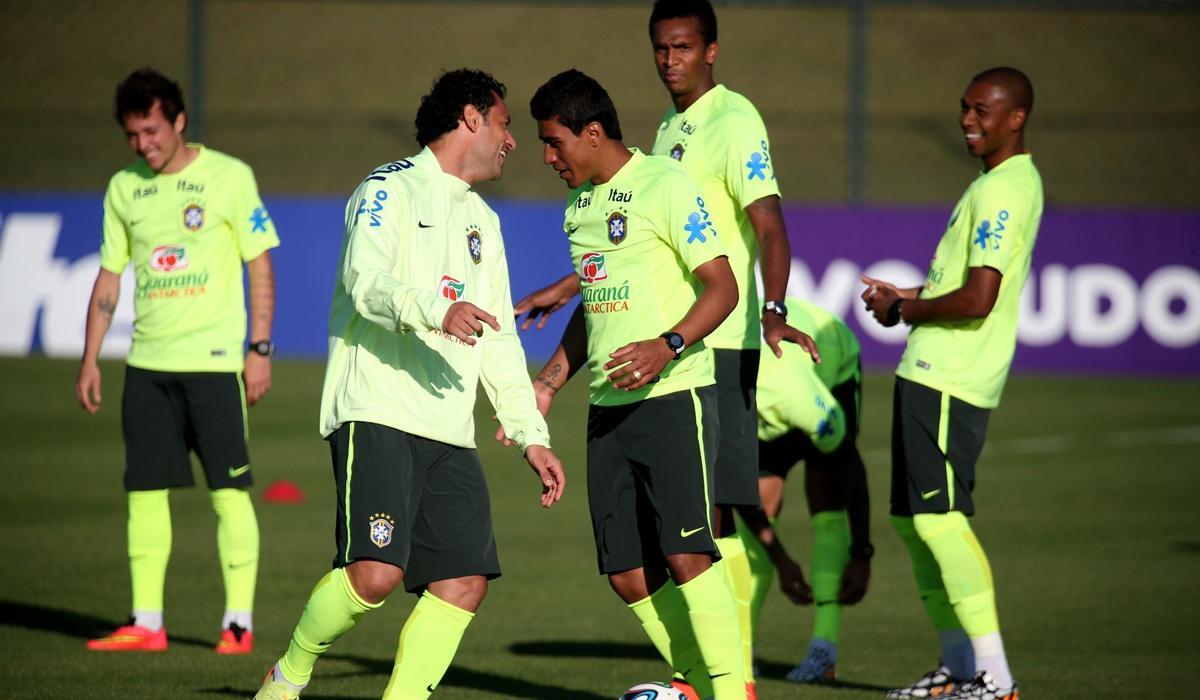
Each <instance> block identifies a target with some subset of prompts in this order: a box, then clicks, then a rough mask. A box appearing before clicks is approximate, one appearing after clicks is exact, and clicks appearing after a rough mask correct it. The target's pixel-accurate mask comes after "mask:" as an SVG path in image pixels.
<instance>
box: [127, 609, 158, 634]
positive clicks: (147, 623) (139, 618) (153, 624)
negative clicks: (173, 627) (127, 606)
mask: <svg viewBox="0 0 1200 700" xmlns="http://www.w3.org/2000/svg"><path fill="white" fill-rule="evenodd" d="M133 624H134V625H136V626H138V627H145V628H146V629H148V630H150V631H151V632H157V631H159V630H160V629H162V626H163V613H162V610H134V611H133Z"/></svg>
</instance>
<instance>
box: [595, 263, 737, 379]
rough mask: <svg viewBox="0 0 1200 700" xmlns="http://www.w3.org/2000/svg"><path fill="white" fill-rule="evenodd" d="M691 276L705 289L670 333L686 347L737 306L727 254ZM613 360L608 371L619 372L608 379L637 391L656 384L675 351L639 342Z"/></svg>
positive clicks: (658, 341)
mask: <svg viewBox="0 0 1200 700" xmlns="http://www.w3.org/2000/svg"><path fill="white" fill-rule="evenodd" d="M692 274H694V275H695V276H696V279H698V280H700V284H701V285H703V287H704V289H703V291H701V292H700V296H699V297H698V298H697V299H696V302H695V303H694V304H692V307H691V308H690V309H688V312H687V314H685V315H684V317H683V319H682V320H680V321H679V323H677V324H675V325H674V326H673V327H672V328H669V329H667V330H670V331H672V332H675V333H678V334H679V335H680V336H682V337H683V342H684V345H685V347H687V346H690V345H693V344H695V343H698V342H700V341H701V340H704V338H705V337H707V336H708V334H709V333H712V332H713V331H714V330H716V328H717V326H719V325H721V322H722V321H724V320H725V317H727V316H729V314H730V312H732V311H733V308H734V307H735V306H737V301H738V288H737V280H736V279H734V277H733V270H732V269H731V268H730V267H729V258H727V257H725V256H724V255H722V256H720V257H717V258H713V259H712V260H709V261H708V262H706V263H704V264H703V265H701V266H700V267H697V268H696V269H695V270H694V271H693V272H692ZM609 357H611V358H612V359H611V360H609V361H608V363H607V364H605V365H604V369H605V370H616V371H614V372H612V373H611V374H609V375H608V380H609V381H610V382H612V384H613V386H614V387H616V388H617V389H624V390H626V391H636V390H638V389H641V388H642V387H644V386H646V385H647V384H649V383H650V382H653V381H655V378H656V377H657V376H658V373H659V372H661V371H663V368H664V367H666V366H667V363H668V362H670V361H671V360H673V359H675V357H676V355H675V351H674V350H672V349H671V347H670V346H669V345H667V343H666V341H665V340H664V339H662V338H651V339H649V340H640V341H637V342H633V343H629V344H628V345H625V346H622V347H620V348H618V349H617V350H615V351H613V352H611V353H609Z"/></svg>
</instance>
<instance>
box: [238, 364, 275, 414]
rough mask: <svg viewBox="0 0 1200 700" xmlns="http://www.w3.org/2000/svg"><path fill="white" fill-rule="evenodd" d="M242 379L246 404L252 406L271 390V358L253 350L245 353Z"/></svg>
mask: <svg viewBox="0 0 1200 700" xmlns="http://www.w3.org/2000/svg"><path fill="white" fill-rule="evenodd" d="M242 379H243V380H244V381H245V382H246V405H248V406H253V405H254V404H256V403H258V402H259V400H260V399H262V397H264V396H266V395H267V392H268V391H270V390H271V358H269V357H267V356H266V355H259V354H258V353H256V352H254V351H251V352H248V353H246V368H245V369H244V370H243V371H242Z"/></svg>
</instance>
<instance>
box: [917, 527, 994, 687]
mask: <svg viewBox="0 0 1200 700" xmlns="http://www.w3.org/2000/svg"><path fill="white" fill-rule="evenodd" d="M913 526H914V527H915V528H916V530H917V534H919V535H920V537H921V540H922V541H923V542H925V544H926V545H928V546H929V550H930V551H931V552H933V556H934V558H935V559H937V563H938V566H939V567H940V568H941V571H942V581H943V582H944V584H945V587H946V593H947V595H948V596H949V598H950V604H951V605H953V606H954V612H955V614H956V615H957V616H958V620H959V622H960V623H961V624H962V628H963V629H964V630H966V633H967V636H968V637H970V638H971V646H972V648H973V650H974V653H975V667H976V670H977V671H987V672H988V673H990V674H991V676H992V679H993V680H994V681H995V682H996V685H997V686H999V687H1001V688H1008V687H1011V686H1012V674H1011V672H1010V671H1009V668H1008V659H1007V658H1006V657H1005V655H1004V644H1003V642H1002V641H1001V639H1000V620H999V617H998V615H997V613H996V589H995V587H994V585H993V583H992V569H991V566H990V565H989V564H988V560H987V555H986V554H984V553H983V547H981V546H980V544H979V540H978V539H977V538H976V537H975V533H974V532H973V531H972V530H971V525H970V524H969V523H968V522H967V518H966V516H965V515H963V514H962V513H957V512H950V513H937V514H921V515H916V516H914V517H913Z"/></svg>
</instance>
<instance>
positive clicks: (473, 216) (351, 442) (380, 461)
mask: <svg viewBox="0 0 1200 700" xmlns="http://www.w3.org/2000/svg"><path fill="white" fill-rule="evenodd" d="M504 95H505V88H504V85H502V84H501V83H499V82H498V81H496V80H495V79H494V78H493V77H492V76H490V75H488V74H487V73H484V72H482V71H477V70H468V69H460V70H455V71H451V72H449V73H445V74H443V75H442V76H441V77H439V78H438V79H437V81H436V82H435V83H434V85H433V89H432V91H431V92H430V93H429V94H428V95H426V96H425V97H423V98H422V99H421V106H420V108H419V109H418V110H417V118H416V127H417V143H418V144H419V145H420V146H422V150H421V152H420V153H418V154H417V155H415V156H412V157H410V158H404V159H401V160H397V161H394V162H392V163H386V164H384V165H381V166H380V167H378V168H376V169H375V170H374V171H373V172H372V173H371V174H369V175H368V176H367V177H366V179H364V180H363V181H362V183H361V184H360V185H359V186H358V189H356V190H355V191H354V194H353V195H352V196H351V197H350V201H349V202H348V203H347V205H346V228H345V235H344V237H343V240H342V252H341V257H340V259H339V262H338V270H337V282H336V286H335V288H334V293H333V304H332V308H331V309H330V313H329V363H328V366H327V368H326V372H325V386H324V389H323V391H322V394H321V419H320V420H321V422H320V430H321V434H322V435H323V436H324V437H325V438H326V439H327V440H328V441H329V447H330V454H331V456H332V459H333V470H334V480H335V483H336V490H337V521H336V522H337V525H336V528H335V539H336V543H337V553H336V554H335V556H334V560H333V569H332V571H330V572H329V573H328V574H326V575H325V576H324V577H323V578H321V580H320V581H318V582H317V585H316V587H315V588H314V589H313V591H312V595H311V597H310V598H309V600H308V603H307V605H306V606H305V608H304V612H303V614H302V615H301V616H300V622H299V623H298V624H297V625H296V629H295V632H293V634H292V641H291V644H290V646H289V647H288V650H287V653H286V654H285V655H284V656H283V658H281V659H280V660H279V661H278V662H277V663H276V664H275V666H274V667H273V668H272V669H271V671H270V672H268V674H267V677H266V679H264V682H263V686H262V688H261V689H260V690H259V692H258V695H256V696H255V697H256V698H259V699H260V700H286V699H291V698H297V697H299V694H300V691H301V690H302V689H303V688H304V686H305V685H306V684H307V683H308V681H309V678H310V677H311V676H312V670H313V665H314V664H315V663H316V660H317V657H318V656H320V655H321V654H323V653H324V652H325V651H326V650H327V649H328V648H329V646H330V645H331V644H333V643H334V642H335V641H336V640H337V639H338V638H339V637H341V636H342V635H343V634H345V633H346V632H347V631H349V630H350V628H352V627H353V626H354V625H355V623H356V622H357V621H358V620H359V618H361V617H362V616H363V615H364V614H365V613H367V612H370V611H371V610H375V609H376V608H378V607H380V606H381V605H383V602H384V600H385V599H386V598H387V597H388V595H389V594H390V593H391V592H392V591H393V590H395V589H396V588H397V587H398V586H400V585H401V584H403V585H404V587H405V589H406V590H408V591H409V592H411V593H414V594H417V595H419V596H420V599H419V601H418V602H417V605H416V607H415V608H414V609H413V611H412V613H411V614H410V615H409V618H408V621H407V622H406V623H405V625H404V629H403V630H402V631H401V632H400V640H399V644H398V648H397V650H396V664H395V666H394V668H393V670H392V677H391V680H390V682H389V683H388V686H387V689H386V690H385V691H384V695H383V697H384V698H393V699H395V698H405V699H408V698H425V697H429V694H430V693H432V692H433V690H434V689H435V688H436V687H437V684H438V683H439V682H440V681H441V679H442V676H443V675H444V674H445V672H446V669H447V668H448V667H449V666H450V661H451V659H453V658H454V653H455V651H457V649H458V644H459V642H460V641H461V639H462V635H463V632H464V631H465V630H466V628H467V625H468V624H469V623H470V622H471V619H472V618H473V617H474V616H475V612H476V610H477V609H478V608H479V605H480V603H482V602H483V598H484V595H485V594H486V593H487V587H488V580H489V579H494V578H496V577H498V576H499V575H500V565H499V560H498V559H497V555H496V542H495V538H494V537H493V534H492V518H491V511H490V507H489V500H488V492H487V484H486V483H485V481H484V475H483V465H482V464H481V463H480V461H479V455H478V453H477V452H476V451H475V439H474V434H475V426H474V419H473V417H472V413H473V408H474V405H475V398H476V394H477V392H478V388H477V387H478V385H479V384H482V385H483V388H484V391H485V392H486V393H487V395H488V398H489V399H490V400H491V402H492V405H493V406H495V408H496V415H497V417H498V419H499V421H500V423H501V425H502V426H503V427H504V429H505V431H506V433H507V435H508V436H510V437H511V439H512V440H513V441H514V442H515V443H516V444H517V445H518V446H519V447H520V449H521V450H522V452H523V453H524V455H525V459H526V461H528V462H529V465H530V466H531V467H532V468H533V470H534V471H535V472H536V473H537V476H538V479H539V480H540V481H541V483H542V496H541V504H542V506H543V507H546V508H549V507H550V506H551V505H553V504H554V503H555V502H557V501H558V500H559V499H560V498H561V497H562V491H563V488H564V486H565V484H566V480H565V477H564V475H563V471H562V464H561V463H560V462H559V460H558V458H557V457H555V455H554V453H553V452H551V451H550V448H549V445H550V441H549V434H548V432H547V429H546V422H545V419H544V418H543V417H542V414H541V413H539V412H538V409H537V406H536V404H535V403H534V395H533V390H532V387H531V386H530V383H529V375H528V373H527V369H526V365H525V353H524V351H523V350H522V349H521V343H520V340H519V339H518V337H517V334H516V329H515V328H514V321H513V314H512V301H511V298H510V296H509V283H508V263H507V260H506V258H505V254H504V240H503V238H502V237H501V235H500V223H499V220H498V219H497V218H496V214H495V212H493V211H492V210H491V209H490V208H489V207H488V206H487V204H485V203H484V201H483V199H481V198H480V197H479V195H477V194H475V193H474V192H472V191H471V187H472V186H473V185H474V184H475V183H477V182H482V181H485V180H495V179H498V178H499V177H500V175H501V173H502V171H503V169H504V162H505V159H506V158H507V157H508V154H509V153H510V152H511V151H512V150H513V149H514V148H516V146H517V144H516V141H515V140H514V139H513V137H512V134H510V133H509V131H508V125H509V123H510V121H511V119H510V117H509V113H508V107H507V105H505V103H504ZM488 309H490V311H489V310H488Z"/></svg>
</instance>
